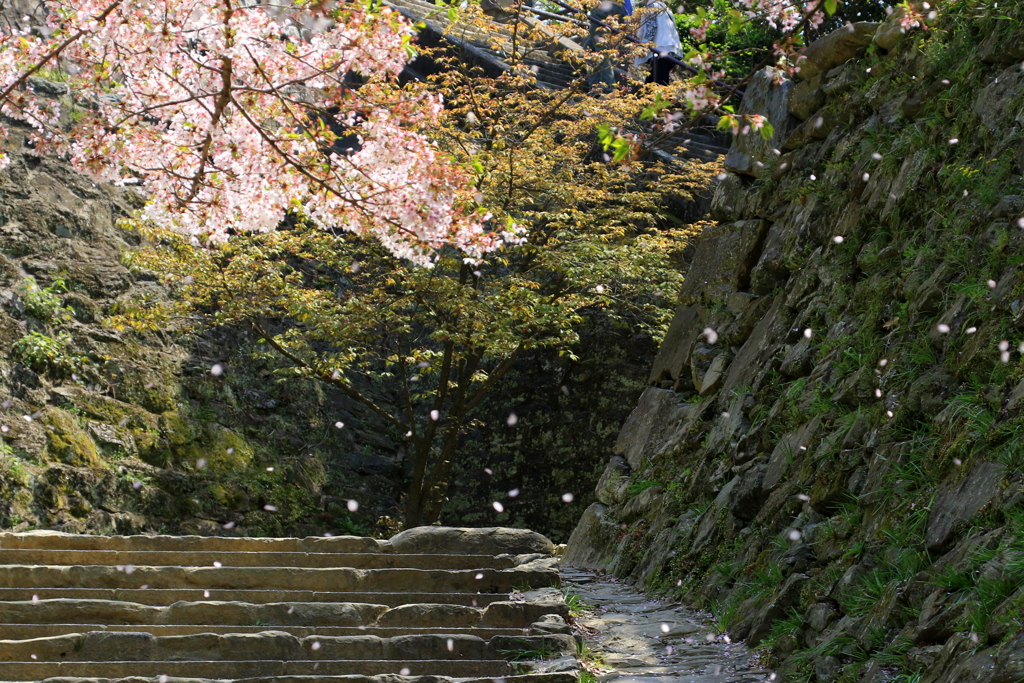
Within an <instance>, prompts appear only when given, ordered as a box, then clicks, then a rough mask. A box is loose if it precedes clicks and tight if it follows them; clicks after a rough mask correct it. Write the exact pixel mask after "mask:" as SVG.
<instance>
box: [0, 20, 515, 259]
mask: <svg viewBox="0 0 1024 683" xmlns="http://www.w3.org/2000/svg"><path fill="white" fill-rule="evenodd" d="M51 9H52V12H51V14H50V18H49V26H48V30H47V31H46V32H47V33H48V34H49V35H47V36H42V35H35V34H32V33H29V32H27V31H24V30H17V29H12V28H8V29H7V30H5V31H3V33H2V34H0V111H2V113H3V114H4V115H6V116H7V117H9V118H13V119H19V120H21V121H24V122H26V123H28V124H30V125H31V126H32V127H33V128H34V129H35V131H34V135H33V143H34V144H35V145H36V146H37V147H38V148H39V150H40V151H41V152H50V153H57V154H65V155H67V156H68V157H69V158H70V159H71V161H72V163H73V164H74V165H75V167H76V168H77V169H79V170H81V171H85V172H89V173H92V174H94V175H95V176H98V177H100V178H104V179H107V180H111V181H114V182H115V183H119V184H131V183H134V184H139V185H141V186H142V187H143V188H144V189H145V191H146V193H147V197H148V203H147V204H146V207H145V209H144V210H143V211H142V213H141V218H142V219H144V220H146V221H150V222H152V223H154V224H156V225H157V226H160V227H164V228H170V229H173V230H175V231H177V232H180V233H185V234H189V235H194V236H202V237H204V238H209V239H211V240H212V241H214V242H217V241H223V240H224V239H225V238H226V237H227V236H229V235H231V234H234V233H242V232H266V231H269V230H272V229H274V228H275V227H276V226H277V225H278V224H279V223H280V221H281V220H282V217H283V216H285V215H286V214H288V213H294V214H298V215H300V216H301V217H302V218H303V219H305V220H308V221H311V222H312V223H313V224H315V225H318V226H321V227H330V228H332V229H336V228H340V229H344V230H349V231H353V232H358V233H360V234H369V235H373V236H375V237H376V238H377V239H379V240H380V241H381V243H382V244H383V245H384V246H385V247H386V248H387V249H388V250H389V251H391V252H392V253H393V254H395V255H396V256H399V257H402V258H405V259H408V260H410V261H412V262H414V263H417V264H420V265H429V264H430V263H431V259H432V258H433V254H434V253H435V252H436V250H437V249H438V248H440V247H442V246H446V245H450V246H454V247H456V248H458V249H459V250H460V251H461V252H463V253H464V254H465V255H466V257H467V258H480V257H481V256H483V255H484V254H485V253H487V252H489V251H492V250H493V249H495V248H496V247H498V246H499V245H500V244H501V243H502V242H503V241H505V240H508V239H515V237H514V234H513V231H510V230H508V229H505V226H502V227H503V230H502V231H495V230H492V229H491V228H490V227H489V225H488V224H489V222H490V217H489V216H488V215H486V214H485V213H484V212H483V210H482V209H480V208H479V207H477V206H476V204H475V202H474V200H473V194H472V193H471V192H470V189H471V188H470V183H469V179H468V177H467V175H466V174H465V173H464V172H463V170H462V169H460V168H459V167H458V166H456V165H454V164H453V163H451V162H450V161H449V159H448V158H446V157H445V155H443V154H441V153H440V152H439V151H438V149H437V147H436V146H435V145H434V144H433V143H432V142H431V141H430V140H429V139H428V138H427V137H426V136H425V135H424V134H423V132H422V131H423V129H424V128H426V127H430V126H432V125H434V124H436V121H437V118H438V116H439V114H440V112H441V110H442V100H441V98H440V97H439V96H437V95H434V94H431V93H429V92H427V91H426V90H425V89H423V88H419V87H414V86H405V87H402V86H399V85H398V82H397V76H398V74H399V73H400V72H401V70H402V68H403V67H404V66H405V64H406V62H407V60H408V59H409V57H410V55H411V53H412V50H411V46H410V40H411V38H412V36H413V28H412V27H411V25H410V24H409V23H408V22H407V21H405V20H404V19H403V18H402V17H400V16H399V15H398V14H397V13H395V12H391V11H390V10H388V9H387V8H384V9H378V10H374V9H372V8H371V7H370V6H369V5H368V4H365V3H361V2H356V3H346V4H344V5H341V6H337V7H331V6H327V5H322V6H311V5H310V6H302V5H297V6H294V7H289V8H288V9H287V11H284V10H282V9H281V8H277V9H275V8H273V7H262V6H249V7H247V6H245V5H244V4H243V3H241V2H238V1H237V0H77V1H76V2H74V3H71V2H63V1H62V2H57V3H54V4H53V5H51ZM271 12H274V14H272V13H271ZM275 15H276V16H275ZM41 74H45V75H53V74H59V76H60V78H62V79H66V80H67V81H68V84H69V86H70V92H71V93H72V97H73V100H68V99H66V100H65V101H64V102H61V101H59V100H57V99H52V98H44V97H40V96H37V95H36V93H35V92H34V91H33V87H32V86H33V82H34V81H33V78H34V77H37V76H39V75H41ZM69 106H71V107H76V108H77V109H78V110H79V111H78V114H79V116H78V121H77V122H76V125H74V126H73V127H70V128H68V127H65V128H62V127H61V126H60V121H61V118H60V116H61V110H62V108H67V107H69ZM83 113H84V115H82V114H83ZM0 135H3V136H4V137H6V136H7V131H6V130H2V129H0ZM0 163H7V159H6V157H4V158H3V160H2V161H0Z"/></svg>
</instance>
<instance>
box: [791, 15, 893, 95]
mask: <svg viewBox="0 0 1024 683" xmlns="http://www.w3.org/2000/svg"><path fill="white" fill-rule="evenodd" d="M877 30H878V24H876V23H873V22H867V21H858V22H857V23H855V24H847V25H846V26H843V27H842V28H838V29H836V30H835V31H832V33H829V34H828V35H827V36H823V37H821V38H819V39H818V40H816V41H814V42H813V43H811V44H810V45H808V46H807V47H806V48H805V49H804V51H803V52H802V53H801V55H800V57H799V58H798V59H797V66H798V67H799V68H800V71H799V72H798V74H797V75H798V76H799V77H800V79H801V80H804V81H810V80H813V79H814V78H815V77H817V76H820V75H821V74H824V73H826V72H828V71H830V70H831V69H833V68H835V67H837V66H839V65H840V64H844V63H846V62H847V61H849V60H850V59H853V58H854V57H856V56H857V53H858V52H859V51H860V50H862V49H863V48H865V47H867V46H868V45H870V44H871V41H872V40H873V39H874V37H875V32H876V31H877Z"/></svg>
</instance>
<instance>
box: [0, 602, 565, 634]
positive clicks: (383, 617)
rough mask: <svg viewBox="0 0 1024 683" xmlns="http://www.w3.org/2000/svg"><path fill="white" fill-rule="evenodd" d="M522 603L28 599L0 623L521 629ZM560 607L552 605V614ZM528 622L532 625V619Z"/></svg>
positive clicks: (2, 606)
mask: <svg viewBox="0 0 1024 683" xmlns="http://www.w3.org/2000/svg"><path fill="white" fill-rule="evenodd" d="M526 605H527V604H526V603H516V602H493V603H491V604H490V605H488V606H487V607H485V608H483V609H479V608H476V607H467V606H465V605H451V604H438V605H431V604H414V605H402V606H399V607H390V608H389V607H388V606H387V605H372V604H369V603H363V602H355V603H353V602H269V603H256V604H254V603H247V602H238V601H229V602H222V601H217V600H201V601H194V602H184V601H182V602H175V603H173V604H171V605H168V606H166V607H164V606H155V605H140V604H138V603H135V602H124V601H119V600H71V599H66V598H56V599H52V600H38V601H37V600H31V601H20V602H0V623H7V624H46V623H54V624H63V623H69V622H70V623H77V624H108V625H117V624H223V625H233V624H239V625H242V624H257V625H260V624H262V625H268V626H269V625H274V626H276V625H281V626H355V627H358V626H417V627H433V628H444V627H466V628H468V627H472V626H490V627H501V628H522V627H524V626H528V625H529V624H528V623H523V620H524V619H531V620H532V621H536V620H537V619H539V618H540V616H542V615H543V614H544V613H546V611H545V610H544V608H543V607H542V606H540V605H531V606H530V609H532V610H534V611H535V612H536V613H534V614H530V615H526V614H522V615H520V614H519V613H520V612H522V611H523V610H524V609H526ZM558 610H559V606H558V605H552V607H551V613H556V612H557V611H558ZM532 621H531V622H530V623H532Z"/></svg>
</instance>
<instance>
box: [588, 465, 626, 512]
mask: <svg viewBox="0 0 1024 683" xmlns="http://www.w3.org/2000/svg"><path fill="white" fill-rule="evenodd" d="M629 473H630V469H629V464H628V463H627V462H626V460H625V459H624V458H622V457H620V456H618V455H613V456H612V458H611V460H610V461H608V466H607V467H605V468H604V473H603V474H602V475H601V478H600V479H599V480H598V481H597V487H596V488H595V489H594V493H595V494H596V496H597V500H598V501H599V502H601V503H603V504H605V505H615V504H617V503H621V502H623V501H625V500H626V491H627V489H628V488H629Z"/></svg>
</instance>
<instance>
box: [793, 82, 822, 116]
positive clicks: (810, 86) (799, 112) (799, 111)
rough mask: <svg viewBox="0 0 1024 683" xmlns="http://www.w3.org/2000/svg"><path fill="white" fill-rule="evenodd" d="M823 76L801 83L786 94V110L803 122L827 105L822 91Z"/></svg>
mask: <svg viewBox="0 0 1024 683" xmlns="http://www.w3.org/2000/svg"><path fill="white" fill-rule="evenodd" d="M821 78H822V77H821V74H818V75H817V76H815V77H814V78H812V79H810V80H806V81H800V82H799V83H797V84H796V85H795V86H793V87H792V88H790V89H789V92H788V93H787V94H786V108H787V109H788V110H789V113H790V114H792V115H793V116H795V117H797V118H798V119H800V120H801V121H804V120H806V119H807V118H809V117H810V116H811V114H813V113H814V112H816V111H818V109H820V108H821V106H822V105H823V104H825V93H824V92H823V91H822V89H821Z"/></svg>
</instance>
